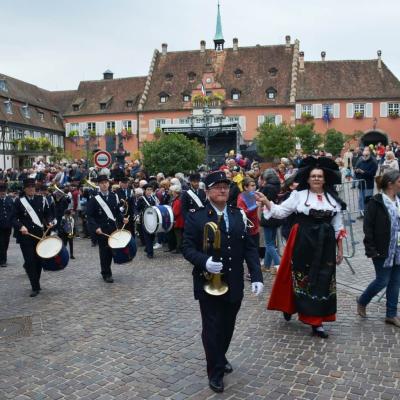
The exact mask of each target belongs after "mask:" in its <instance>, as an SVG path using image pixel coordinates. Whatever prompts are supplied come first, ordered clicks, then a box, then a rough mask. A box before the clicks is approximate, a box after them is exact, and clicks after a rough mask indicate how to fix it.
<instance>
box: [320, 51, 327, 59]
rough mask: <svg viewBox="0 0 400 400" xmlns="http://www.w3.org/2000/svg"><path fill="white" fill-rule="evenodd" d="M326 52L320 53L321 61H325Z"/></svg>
mask: <svg viewBox="0 0 400 400" xmlns="http://www.w3.org/2000/svg"><path fill="white" fill-rule="evenodd" d="M325 57H326V51H321V61H325Z"/></svg>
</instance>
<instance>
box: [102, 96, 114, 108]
mask: <svg viewBox="0 0 400 400" xmlns="http://www.w3.org/2000/svg"><path fill="white" fill-rule="evenodd" d="M111 100H112V96H107V97H105V98H103V99H101V101H100V110H107V108H108V107H109V106H110V104H111Z"/></svg>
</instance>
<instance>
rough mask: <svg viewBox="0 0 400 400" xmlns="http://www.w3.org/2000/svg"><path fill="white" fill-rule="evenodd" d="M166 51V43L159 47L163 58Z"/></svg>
mask: <svg viewBox="0 0 400 400" xmlns="http://www.w3.org/2000/svg"><path fill="white" fill-rule="evenodd" d="M167 49H168V44H167V43H163V44H162V45H161V54H162V55H163V56H166V55H167Z"/></svg>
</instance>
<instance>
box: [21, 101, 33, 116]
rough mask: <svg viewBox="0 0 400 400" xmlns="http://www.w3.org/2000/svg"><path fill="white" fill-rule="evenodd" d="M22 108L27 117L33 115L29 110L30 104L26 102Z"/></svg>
mask: <svg viewBox="0 0 400 400" xmlns="http://www.w3.org/2000/svg"><path fill="white" fill-rule="evenodd" d="M21 110H22V115H23V116H24V117H25V118H30V117H31V113H30V111H29V105H28V104H25V105H24V106H22V107H21Z"/></svg>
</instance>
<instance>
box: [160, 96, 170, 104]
mask: <svg viewBox="0 0 400 400" xmlns="http://www.w3.org/2000/svg"><path fill="white" fill-rule="evenodd" d="M167 101H168V96H160V103H166V102H167Z"/></svg>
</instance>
